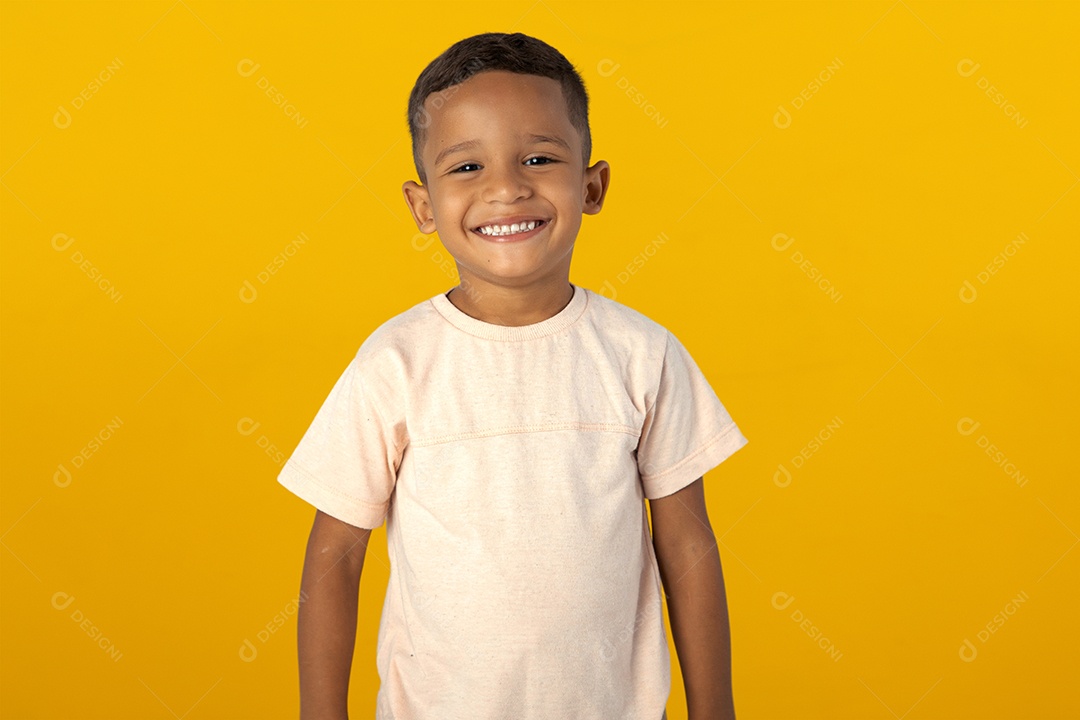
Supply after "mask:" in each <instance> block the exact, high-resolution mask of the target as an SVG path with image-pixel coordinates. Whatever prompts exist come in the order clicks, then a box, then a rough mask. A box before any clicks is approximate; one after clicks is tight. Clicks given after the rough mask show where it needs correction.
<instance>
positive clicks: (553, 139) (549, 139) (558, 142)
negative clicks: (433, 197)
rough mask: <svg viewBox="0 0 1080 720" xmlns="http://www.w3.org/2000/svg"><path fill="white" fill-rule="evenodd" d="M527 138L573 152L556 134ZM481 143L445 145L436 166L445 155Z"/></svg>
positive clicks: (531, 141) (470, 142) (438, 156)
mask: <svg viewBox="0 0 1080 720" xmlns="http://www.w3.org/2000/svg"><path fill="white" fill-rule="evenodd" d="M526 140H527V141H528V142H530V143H532V144H533V145H538V144H540V143H550V144H552V145H558V146H559V147H561V148H563V149H564V150H566V151H567V152H571V148H570V145H569V143H567V142H566V141H565V140H563V139H562V138H560V137H556V136H553V135H536V134H532V135H529V136H527V137H526ZM479 145H480V141H479V140H465V141H463V142H459V143H455V144H453V145H451V146H449V147H445V148H443V149H442V151H440V152H439V154H438V155H436V156H435V165H436V167H438V165H439V163H441V162H442V161H443V159H444V158H445V157H447V156H448V155H452V154H454V153H456V152H460V151H462V150H469V149H472V148H475V147H478V146H479Z"/></svg>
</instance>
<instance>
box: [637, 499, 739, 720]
mask: <svg viewBox="0 0 1080 720" xmlns="http://www.w3.org/2000/svg"><path fill="white" fill-rule="evenodd" d="M649 510H650V513H651V514H652V526H653V527H652V532H653V548H654V549H655V550H656V561H657V564H658V565H659V568H660V577H661V580H663V583H664V588H665V591H666V594H667V606H668V616H669V617H670V618H671V634H672V636H673V638H674V640H675V650H676V652H677V653H678V657H679V665H680V667H681V668H682V675H683V685H684V686H685V688H686V703H687V710H688V712H689V720H734V718H735V703H734V700H733V698H732V692H731V636H730V629H729V626H728V611H727V599H726V597H725V592H724V576H723V573H722V571H721V568H720V553H719V551H718V549H717V543H716V536H715V535H714V534H713V530H712V526H711V525H710V524H709V516H708V513H707V512H706V509H705V493H704V489H703V479H702V478H698V479H697V480H695V481H694V482H692V483H690V484H689V485H687V486H686V487H684V488H683V489H682V490H679V491H678V492H676V493H673V494H671V495H668V496H667V497H663V498H658V499H656V500H650V501H649Z"/></svg>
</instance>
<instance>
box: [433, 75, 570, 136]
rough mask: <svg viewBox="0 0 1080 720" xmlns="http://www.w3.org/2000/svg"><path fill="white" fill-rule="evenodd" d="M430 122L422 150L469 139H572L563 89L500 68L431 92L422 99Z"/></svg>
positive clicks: (552, 82) (544, 79) (549, 81)
mask: <svg viewBox="0 0 1080 720" xmlns="http://www.w3.org/2000/svg"><path fill="white" fill-rule="evenodd" d="M424 108H425V110H426V111H427V113H428V115H429V117H430V118H431V123H430V125H429V126H428V129H427V132H428V141H429V142H427V143H426V145H427V148H426V150H427V152H428V153H431V154H432V157H434V153H437V152H438V151H439V148H440V147H441V146H445V145H450V144H453V143H456V142H460V141H464V140H472V139H480V140H481V141H483V140H484V139H485V138H488V139H494V138H496V137H499V136H519V137H522V138H524V137H526V136H528V135H530V134H538V135H551V134H557V135H559V136H561V137H563V139H565V140H566V142H568V143H571V144H572V143H573V142H574V141H575V139H576V138H575V137H574V135H576V133H575V132H574V127H573V124H572V123H571V122H570V117H569V113H568V111H567V107H566V101H565V99H564V98H563V93H562V86H561V85H560V84H559V82H558V81H557V80H554V79H552V78H548V77H541V76H538V75H523V74H520V73H512V72H506V71H502V70H488V71H485V72H481V73H478V74H476V75H474V76H472V77H471V78H469V79H468V80H466V81H465V82H462V83H459V84H457V85H452V86H450V87H448V88H446V89H445V90H441V91H439V92H437V93H432V94H431V95H429V96H428V97H427V99H426V100H425V101H424Z"/></svg>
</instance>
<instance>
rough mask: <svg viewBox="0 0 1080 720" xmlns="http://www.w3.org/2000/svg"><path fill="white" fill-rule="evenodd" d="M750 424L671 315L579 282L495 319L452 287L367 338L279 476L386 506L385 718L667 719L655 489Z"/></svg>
mask: <svg viewBox="0 0 1080 720" xmlns="http://www.w3.org/2000/svg"><path fill="white" fill-rule="evenodd" d="M746 443H747V440H746V438H745V437H744V436H743V434H742V433H741V432H740V430H739V428H738V427H737V426H736V425H735V423H734V422H733V421H732V419H731V417H730V416H729V415H728V412H727V411H726V410H725V408H724V406H723V405H722V404H721V402H720V400H719V399H718V398H717V396H716V394H715V393H714V392H713V390H712V388H711V387H710V386H709V383H708V381H707V380H706V379H705V377H704V376H703V375H702V373H701V371H700V370H699V369H698V367H697V365H696V364H695V363H694V361H693V359H692V358H691V357H690V355H689V353H688V352H687V351H686V349H685V348H684V347H683V345H682V344H681V343H680V342H679V341H678V340H677V339H676V338H675V336H674V335H673V334H671V333H670V332H669V331H668V330H667V329H666V328H664V327H663V326H662V325H660V324H658V323H656V322H654V321H653V320H651V319H649V318H648V317H646V316H644V315H642V314H641V313H639V312H637V311H635V310H632V309H631V308H629V307H627V306H625V305H622V304H620V303H618V302H615V301H614V300H610V299H608V298H605V297H604V296H602V295H598V294H596V293H594V292H592V291H590V290H586V289H585V288H582V287H580V286H574V294H573V298H572V299H571V300H570V302H569V304H567V305H566V306H565V307H564V308H563V309H562V310H561V311H559V313H558V314H556V315H554V316H552V317H550V318H548V319H547V320H544V321H542V322H538V323H534V324H532V325H524V326H517V327H507V326H502V325H493V324H489V323H486V322H483V321H481V320H478V319H476V318H474V317H472V316H470V315H466V314H465V313H463V312H462V311H460V310H458V309H457V307H456V306H454V305H453V304H452V303H451V302H450V300H449V298H447V297H446V296H445V295H444V294H442V293H440V294H438V295H436V296H435V297H433V298H430V299H429V300H425V301H424V302H422V303H419V304H418V305H415V306H413V307H412V308H410V309H409V310H406V311H405V312H403V313H401V314H399V315H397V316H395V317H393V318H391V319H390V320H388V321H387V322H385V323H384V324H382V325H381V326H380V327H378V328H377V329H376V330H375V331H373V332H372V333H371V335H370V336H368V338H367V339H366V340H365V341H364V342H363V344H362V345H361V346H360V348H359V350H358V351H357V353H356V356H355V357H354V358H353V359H352V361H351V362H350V363H349V365H348V366H347V367H346V368H345V371H344V373H343V374H342V375H341V376H340V378H339V379H338V380H337V382H336V384H335V385H334V387H333V389H332V390H331V391H330V395H329V397H327V398H326V400H325V402H324V403H323V405H322V407H321V408H320V409H319V411H318V413H317V414H316V415H315V418H314V420H313V421H312V423H311V426H310V427H309V428H308V430H307V431H306V432H305V433H304V436H303V438H301V440H300V443H299V444H298V445H297V447H296V450H295V451H294V452H293V454H292V456H291V457H290V458H289V460H288V461H287V462H286V464H285V466H284V467H283V469H282V470H281V473H280V475H279V476H278V481H279V482H280V483H281V484H282V485H284V486H285V487H286V488H288V489H289V490H291V491H292V492H293V493H295V494H296V495H298V496H299V497H301V498H303V499H304V500H306V501H308V502H309V503H311V504H312V505H314V506H315V507H316V508H318V509H320V510H322V511H323V512H326V513H328V514H329V515H332V516H334V517H336V518H338V519H340V520H343V521H345V522H347V523H351V524H353V525H356V526H357V527H362V528H377V527H379V526H380V525H381V524H382V522H383V520H384V519H385V520H386V539H387V547H388V554H389V558H390V565H391V570H390V578H389V584H388V586H387V590H386V597H385V601H384V603H383V610H382V619H381V623H380V625H379V635H378V649H377V653H376V665H377V667H378V671H379V677H380V679H381V681H382V684H381V687H380V689H379V694H378V702H377V710H376V719H377V720H391V719H393V720H507V719H510V718H512V719H513V720H552V719H553V718H558V719H563V718H574V719H576V720H622V719H625V720H660V718H661V717H662V716H663V715H664V707H665V704H666V702H667V699H668V694H669V691H670V686H671V675H670V657H669V654H668V645H667V637H666V633H665V623H664V617H663V611H662V605H661V593H662V589H661V583H660V574H659V570H658V566H657V563H656V555H655V553H654V551H653V547H652V541H651V537H650V533H649V526H648V519H647V516H646V511H645V503H644V498H649V499H654V498H660V497H664V496H666V495H670V494H671V493H674V492H675V491H676V490H679V489H681V488H683V487H685V486H686V485H688V484H690V483H691V482H693V481H694V480H696V479H697V478H699V477H701V476H702V475H703V474H704V473H705V472H706V471H708V470H710V469H712V468H714V467H716V466H717V465H718V464H719V463H721V462H722V461H723V460H725V459H726V458H727V457H728V456H730V455H731V454H732V453H734V452H735V451H736V450H738V449H739V448H741V447H742V446H743V445H745V444H746Z"/></svg>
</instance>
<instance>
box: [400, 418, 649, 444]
mask: <svg viewBox="0 0 1080 720" xmlns="http://www.w3.org/2000/svg"><path fill="white" fill-rule="evenodd" d="M559 430H581V431H584V432H618V433H625V434H626V435H631V436H635V437H636V436H638V434H639V431H638V430H637V429H636V428H633V427H631V426H629V425H621V424H617V423H582V422H563V423H544V424H535V425H509V426H506V427H502V428H490V429H487V430H475V431H473V432H466V433H455V434H453V435H440V436H436V437H433V438H428V439H421V440H413V441H412V446H413V447H430V446H434V445H445V444H446V443H451V442H458V441H462V440H474V439H477V438H484V437H495V436H498V435H521V434H527V433H538V432H555V431H559Z"/></svg>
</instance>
